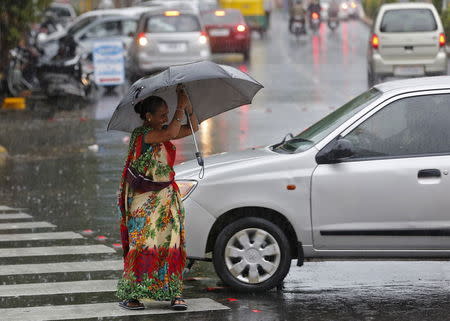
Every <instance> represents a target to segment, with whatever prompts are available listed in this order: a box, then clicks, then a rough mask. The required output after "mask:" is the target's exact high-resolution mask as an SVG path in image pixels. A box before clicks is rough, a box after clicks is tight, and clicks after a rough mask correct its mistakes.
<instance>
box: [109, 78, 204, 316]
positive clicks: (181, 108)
mask: <svg viewBox="0 0 450 321" xmlns="http://www.w3.org/2000/svg"><path fill="white" fill-rule="evenodd" d="M177 97H178V103H177V109H176V111H175V114H174V116H173V118H172V121H171V122H170V123H169V125H165V124H166V123H167V122H168V113H169V108H168V106H167V104H166V102H165V101H164V100H163V99H162V98H160V97H158V96H150V97H148V98H146V99H144V100H143V101H142V102H140V103H138V104H136V105H135V107H134V109H135V111H136V113H138V114H139V115H140V117H141V119H142V120H143V125H142V126H141V127H138V128H136V129H135V130H134V131H133V134H132V136H131V139H130V145H129V150H128V156H127V158H126V162H125V166H124V169H123V172H122V179H121V184H120V190H119V200H118V203H119V204H118V205H119V209H120V212H121V224H120V233H121V239H122V248H123V252H124V253H123V254H124V272H123V276H122V278H121V279H120V280H119V284H118V288H117V297H118V298H119V299H120V300H122V302H120V303H119V305H120V306H121V307H122V308H125V309H130V310H140V309H144V305H143V304H142V303H141V302H140V301H139V300H140V299H153V300H158V301H163V300H171V308H172V309H174V310H186V309H187V305H186V302H185V301H184V299H183V298H182V297H181V295H182V291H183V280H182V273H183V270H184V267H185V263H186V250H185V236H184V218H185V212H184V208H183V203H182V202H181V197H180V193H179V188H178V186H177V184H176V183H175V181H174V177H175V172H174V170H173V166H174V162H175V146H174V145H173V144H172V143H171V142H170V140H172V139H179V138H183V137H186V136H189V135H191V134H192V131H191V129H190V127H189V125H182V119H183V117H184V115H185V111H186V112H187V117H189V119H190V121H191V123H192V126H193V129H194V131H197V130H198V120H197V117H196V116H195V114H194V113H193V111H192V106H191V105H190V103H189V99H188V97H187V95H186V94H185V92H184V90H183V89H182V88H181V87H179V86H178V87H177Z"/></svg>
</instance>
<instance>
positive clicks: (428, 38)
mask: <svg viewBox="0 0 450 321" xmlns="http://www.w3.org/2000/svg"><path fill="white" fill-rule="evenodd" d="M445 43H446V37H445V33H444V29H443V27H442V22H441V19H440V17H439V14H438V12H437V10H436V8H435V7H434V6H433V5H432V4H431V3H393V4H385V5H382V6H381V8H380V10H379V12H378V15H377V17H376V19H375V22H374V25H373V28H372V32H371V36H370V40H369V48H368V55H367V62H368V64H367V65H368V76H367V78H368V84H369V87H370V86H373V85H374V84H376V83H379V82H381V81H383V78H385V77H413V76H432V75H446V74H447V53H446V50H445Z"/></svg>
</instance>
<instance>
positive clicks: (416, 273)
mask: <svg viewBox="0 0 450 321" xmlns="http://www.w3.org/2000/svg"><path fill="white" fill-rule="evenodd" d="M273 19H274V21H273V24H272V26H273V27H272V30H270V32H269V34H268V35H267V37H266V38H264V39H260V38H258V37H257V36H256V35H255V36H254V38H253V48H252V54H251V62H250V63H249V64H244V63H243V62H242V58H241V57H240V56H239V55H224V56H216V57H215V61H217V62H220V63H227V64H231V65H233V66H235V67H238V68H240V69H241V70H247V71H248V72H249V73H250V74H251V75H252V76H253V77H254V78H255V79H257V80H258V81H260V82H261V83H262V84H263V85H264V86H265V88H264V89H263V90H262V91H261V92H260V93H259V94H258V95H257V97H256V98H255V101H254V104H252V105H251V106H243V107H241V108H239V109H236V110H232V111H229V112H227V113H225V114H223V115H220V116H217V117H215V118H213V119H210V120H208V121H205V122H204V123H203V124H202V125H201V130H200V131H199V133H198V134H197V135H198V139H199V142H200V146H201V149H202V151H203V153H204V154H205V155H210V154H213V153H218V152H223V151H236V150H241V149H245V148H249V147H252V146H259V145H268V144H272V143H276V142H278V141H280V140H281V139H282V138H283V137H284V136H285V134H287V133H289V132H292V133H293V134H296V133H298V132H299V131H301V130H302V129H304V128H305V127H307V126H309V125H311V124H312V123H313V122H314V121H316V120H318V119H319V118H321V117H322V116H323V115H325V114H327V113H329V112H330V111H332V110H333V109H335V108H336V107H338V106H340V105H341V104H343V103H344V102H346V101H348V100H349V99H350V98H352V97H354V96H355V95H357V94H359V93H361V92H362V91H364V90H365V89H366V83H367V80H366V63H365V54H366V43H367V40H368V28H367V27H366V26H364V25H363V24H362V23H360V22H358V21H349V22H344V23H342V24H341V25H340V27H339V28H338V30H337V31H336V32H335V33H331V32H330V31H329V30H328V29H327V28H326V27H325V25H322V27H321V29H320V32H319V34H318V35H314V36H313V35H307V36H304V37H301V38H300V39H296V38H294V37H291V36H290V35H289V34H288V33H287V18H286V17H285V16H283V15H282V14H279V13H277V14H275V15H274V17H273ZM121 90H122V89H118V90H117V92H116V93H115V94H114V95H109V96H104V97H102V98H101V99H100V101H99V102H98V103H97V104H96V105H95V106H89V107H87V108H85V109H83V110H80V111H66V112H61V113H58V114H56V115H55V117H54V118H52V119H49V120H47V119H40V120H37V119H31V118H27V117H18V118H17V119H9V118H8V119H1V120H0V123H1V125H0V145H4V146H5V147H6V148H7V149H8V150H9V152H10V154H11V155H12V159H11V161H10V162H8V164H7V165H6V166H3V167H1V166H0V200H1V202H0V203H2V204H8V205H11V206H16V207H26V208H29V209H30V212H32V213H33V214H34V217H35V219H36V220H42V221H48V222H51V223H54V224H56V225H58V229H59V230H61V231H68V230H70V231H78V232H79V231H83V230H85V229H92V230H93V231H94V234H93V235H92V236H91V238H92V239H94V237H95V236H98V235H104V236H106V237H107V239H106V241H104V242H105V243H106V244H108V245H111V244H112V243H117V242H118V240H119V231H118V224H117V221H118V216H117V210H116V208H115V198H116V190H117V187H118V179H119V175H120V170H121V167H122V165H123V160H124V156H125V151H126V148H127V138H128V135H127V134H125V133H119V132H113V133H106V132H105V128H106V124H107V120H108V119H109V117H110V116H111V115H112V112H113V110H114V108H115V106H116V105H117V102H118V101H119V100H120V94H121V93H120V91H121ZM176 146H177V149H178V159H177V162H182V161H185V160H188V159H192V158H193V151H194V146H193V142H192V140H191V139H190V138H186V139H183V140H181V141H178V142H176ZM449 275H450V269H449V268H448V267H447V263H445V262H438V261H427V262H409V261H407V262H384V261H375V262H373V261H367V262H342V261H339V262H319V263H317V262H311V263H310V262H307V263H305V266H304V267H301V268H299V267H296V266H292V269H291V272H290V274H289V275H288V277H287V278H286V280H285V284H284V287H283V288H282V289H279V291H271V292H269V293H265V294H259V295H256V294H252V295H248V294H239V293H235V292H229V291H227V290H226V289H220V288H219V289H210V290H214V291H206V290H205V289H206V288H208V287H215V286H216V285H217V282H218V279H217V277H216V275H215V274H214V272H213V270H212V266H211V264H209V263H200V264H197V265H195V266H194V269H193V271H192V273H191V276H202V277H205V276H206V277H208V278H207V279H198V280H192V281H187V282H186V285H187V293H186V295H187V296H189V297H204V296H208V297H211V298H213V299H215V300H217V301H219V302H221V303H224V304H226V305H228V306H230V307H231V308H232V311H231V312H226V313H221V314H220V315H218V314H215V313H211V314H202V315H198V317H199V319H200V316H201V319H202V320H209V319H211V320H212V319H214V320H244V319H245V320H300V319H301V320H393V319H397V320H424V319H428V320H444V319H448V316H447V311H448V308H447V305H448V299H449V295H448V290H449V288H450V284H449V283H448V281H447V280H448V276H449ZM114 277H115V275H111V278H114ZM94 278H95V277H94ZM103 299H104V300H106V301H107V300H111V301H113V300H114V297H113V296H112V295H109V296H106V297H103ZM229 299H237V301H236V300H229ZM78 300H79V301H80V302H82V298H81V299H80V298H78ZM31 303H32V300H31ZM191 318H193V317H192V315H186V316H180V318H179V319H180V320H183V319H191ZM194 319H195V317H194ZM146 320H152V319H151V318H146ZM158 320H171V319H170V317H168V318H165V317H158Z"/></svg>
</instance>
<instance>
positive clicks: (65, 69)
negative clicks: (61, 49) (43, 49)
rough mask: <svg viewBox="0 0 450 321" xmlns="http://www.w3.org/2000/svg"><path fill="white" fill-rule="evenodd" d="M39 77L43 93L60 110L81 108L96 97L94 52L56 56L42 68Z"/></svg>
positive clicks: (42, 65) (40, 67)
mask: <svg viewBox="0 0 450 321" xmlns="http://www.w3.org/2000/svg"><path fill="white" fill-rule="evenodd" d="M38 78H39V82H40V85H41V90H42V92H43V93H44V94H45V95H46V96H47V99H48V100H49V101H50V102H51V103H55V105H56V106H58V107H59V108H62V109H76V108H80V107H82V106H83V105H84V103H86V102H89V101H93V100H95V99H96V98H97V97H96V93H97V90H98V88H97V85H96V84H95V82H94V65H93V62H92V53H78V54H75V55H69V56H66V55H57V56H55V57H54V58H53V59H52V60H51V61H49V62H47V63H43V64H41V65H40V66H39V68H38Z"/></svg>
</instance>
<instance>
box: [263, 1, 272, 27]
mask: <svg viewBox="0 0 450 321" xmlns="http://www.w3.org/2000/svg"><path fill="white" fill-rule="evenodd" d="M272 10H273V0H264V11H265V15H266V24H267V29H269V28H270V14H271V13H272Z"/></svg>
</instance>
